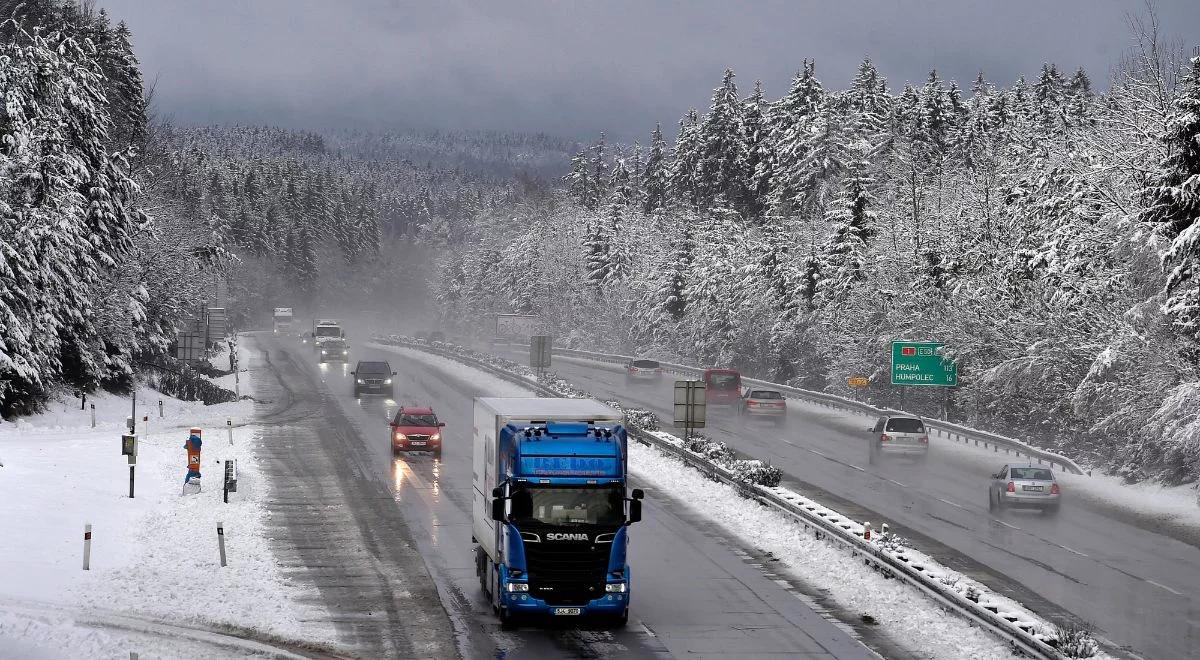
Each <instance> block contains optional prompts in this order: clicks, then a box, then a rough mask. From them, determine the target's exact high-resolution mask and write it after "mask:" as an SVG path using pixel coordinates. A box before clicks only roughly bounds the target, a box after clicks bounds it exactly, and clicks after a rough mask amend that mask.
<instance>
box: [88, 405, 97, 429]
mask: <svg viewBox="0 0 1200 660" xmlns="http://www.w3.org/2000/svg"><path fill="white" fill-rule="evenodd" d="M89 405H91V407H92V428H96V404H94V403H92V404H89Z"/></svg>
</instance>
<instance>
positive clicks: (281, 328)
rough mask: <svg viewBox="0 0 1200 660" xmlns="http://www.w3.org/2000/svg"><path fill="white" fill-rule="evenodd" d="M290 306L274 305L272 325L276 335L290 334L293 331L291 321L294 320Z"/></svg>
mask: <svg viewBox="0 0 1200 660" xmlns="http://www.w3.org/2000/svg"><path fill="white" fill-rule="evenodd" d="M294 320H295V319H294V317H293V316H292V308H291V307H276V308H275V314H274V316H273V317H272V327H273V329H274V330H275V334H277V335H286V334H291V333H292V332H294V331H295V328H294V326H293V325H292V323H293V322H294Z"/></svg>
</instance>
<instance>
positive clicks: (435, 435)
mask: <svg viewBox="0 0 1200 660" xmlns="http://www.w3.org/2000/svg"><path fill="white" fill-rule="evenodd" d="M429 439H430V440H441V439H442V434H441V433H434V434H433V435H431V436H429Z"/></svg>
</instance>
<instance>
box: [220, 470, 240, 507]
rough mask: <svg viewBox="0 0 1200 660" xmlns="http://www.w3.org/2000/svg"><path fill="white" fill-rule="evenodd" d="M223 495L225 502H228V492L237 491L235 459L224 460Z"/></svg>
mask: <svg viewBox="0 0 1200 660" xmlns="http://www.w3.org/2000/svg"><path fill="white" fill-rule="evenodd" d="M223 490H224V494H223V497H224V499H225V503H226V504H229V494H230V493H236V492H237V461H236V460H227V461H225V487H224V489H223Z"/></svg>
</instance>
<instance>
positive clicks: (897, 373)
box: [892, 341, 958, 387]
mask: <svg viewBox="0 0 1200 660" xmlns="http://www.w3.org/2000/svg"><path fill="white" fill-rule="evenodd" d="M892 385H924V386H927V387H954V386H955V385H958V366H957V365H955V364H954V363H953V362H951V361H950V360H947V359H945V358H943V357H942V344H940V343H937V342H931V341H894V342H892Z"/></svg>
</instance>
